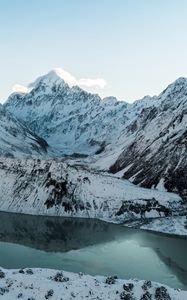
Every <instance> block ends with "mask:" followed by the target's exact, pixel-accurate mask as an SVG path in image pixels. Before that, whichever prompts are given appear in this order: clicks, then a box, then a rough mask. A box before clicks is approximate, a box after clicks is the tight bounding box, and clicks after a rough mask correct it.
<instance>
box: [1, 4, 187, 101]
mask: <svg viewBox="0 0 187 300" xmlns="http://www.w3.org/2000/svg"><path fill="white" fill-rule="evenodd" d="M55 67H61V68H63V69H65V70H66V71H68V72H70V73H71V74H73V76H75V77H76V78H77V79H81V78H103V79H104V80H105V81H106V82H107V85H106V86H105V87H104V88H102V89H98V90H97V91H98V92H99V93H100V94H101V95H102V96H107V95H114V96H116V97H118V98H119V99H122V100H123V99H124V100H127V101H132V100H133V99H139V98H141V97H143V96H144V95H147V94H150V95H154V94H158V93H160V92H161V91H162V90H163V89H164V88H165V86H167V85H168V84H169V83H171V82H172V81H174V80H175V79H177V78H178V77H180V76H184V77H187V1H186V0H0V101H1V102H3V101H4V100H5V99H6V98H7V96H8V95H9V94H10V93H11V89H12V86H13V85H14V84H16V83H19V84H23V85H26V84H28V83H30V82H32V81H34V79H35V78H36V77H38V76H39V75H42V74H44V73H47V72H48V71H50V70H51V69H53V68H55Z"/></svg>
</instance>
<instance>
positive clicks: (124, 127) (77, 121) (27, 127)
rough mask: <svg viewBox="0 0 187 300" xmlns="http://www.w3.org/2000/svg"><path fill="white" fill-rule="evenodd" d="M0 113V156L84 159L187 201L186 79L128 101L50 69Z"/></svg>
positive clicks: (92, 164) (8, 103)
mask: <svg viewBox="0 0 187 300" xmlns="http://www.w3.org/2000/svg"><path fill="white" fill-rule="evenodd" d="M0 113H1V115H2V116H3V118H1V123H0V126H1V132H2V134H1V136H0V138H1V140H2V143H1V149H2V150H1V156H11V157H20V156H21V155H22V154H21V153H23V157H37V156H38V157H64V156H68V157H76V158H77V157H79V158H82V162H84V164H86V165H87V166H89V167H90V168H94V169H97V170H105V171H108V172H111V173H115V174H117V175H116V176H119V177H122V178H125V179H129V180H130V181H131V182H133V183H135V184H138V185H140V186H143V187H148V188H156V189H159V190H161V191H170V192H176V193H178V194H179V195H180V196H181V197H182V198H183V199H184V200H185V199H186V197H187V186H186V182H187V151H186V150H187V79H186V78H179V79H177V80H176V81H175V82H174V83H172V84H171V85H169V86H168V87H167V88H166V89H165V90H164V91H163V92H162V93H161V94H160V95H158V96H154V97H150V96H146V97H144V98H143V99H141V100H137V101H135V102H134V103H132V104H130V103H127V102H125V101H118V100H117V99H116V98H115V97H106V98H104V99H101V98H100V97H99V96H98V95H97V94H91V93H88V92H86V91H84V90H82V89H81V88H80V87H78V86H73V87H70V86H69V85H68V84H67V83H65V81H64V80H63V79H62V78H61V77H60V76H59V75H58V74H57V73H56V72H55V71H51V72H49V73H48V74H46V75H44V76H41V77H39V78H38V79H37V80H36V81H35V82H34V83H32V84H30V86H29V91H28V92H27V93H13V94H11V95H10V96H9V98H8V99H7V101H6V102H5V103H4V105H3V106H2V107H1V110H0ZM10 120H11V121H10ZM6 132H7V135H6ZM5 135H6V136H7V138H6V139H5V138H4V136H5Z"/></svg>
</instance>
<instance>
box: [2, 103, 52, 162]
mask: <svg viewBox="0 0 187 300" xmlns="http://www.w3.org/2000/svg"><path fill="white" fill-rule="evenodd" d="M46 151H47V143H46V142H45V141H44V140H43V139H42V138H39V137H38V136H37V135H36V134H34V133H32V132H31V131H30V130H29V129H28V128H27V127H26V126H25V125H24V124H22V123H21V122H20V121H18V120H17V119H16V118H15V117H14V116H13V115H12V114H11V113H9V112H7V111H6V110H5V109H4V108H3V107H2V106H0V156H5V157H31V156H34V157H38V156H43V155H44V154H45V153H46Z"/></svg>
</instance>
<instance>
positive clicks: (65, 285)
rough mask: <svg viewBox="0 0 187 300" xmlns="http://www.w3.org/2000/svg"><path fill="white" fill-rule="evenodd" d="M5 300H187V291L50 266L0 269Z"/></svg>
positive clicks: (152, 283) (2, 293)
mask: <svg viewBox="0 0 187 300" xmlns="http://www.w3.org/2000/svg"><path fill="white" fill-rule="evenodd" d="M0 276H1V279H0V280H1V287H0V296H1V297H2V299H4V300H13V299H18V298H20V299H23V300H35V299H37V300H43V299H51V300H54V299H55V300H61V299H63V300H72V299H77V300H81V299H88V300H95V299H102V300H104V299H108V300H118V299H119V300H120V299H121V300H126V299H130V300H131V299H133V300H148V299H152V300H186V298H187V292H186V291H180V290H176V289H171V288H169V287H167V286H163V285H160V284H159V283H155V282H151V281H140V280H137V279H132V280H123V279H117V278H116V277H115V276H111V277H108V278H106V277H103V276H95V277H93V276H89V275H84V274H82V273H79V274H74V273H70V272H64V271H61V270H60V271H57V270H49V269H28V268H25V269H20V270H5V269H0Z"/></svg>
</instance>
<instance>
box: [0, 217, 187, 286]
mask: <svg viewBox="0 0 187 300" xmlns="http://www.w3.org/2000/svg"><path fill="white" fill-rule="evenodd" d="M0 266H2V267H4V268H23V267H43V268H54V269H63V270H66V271H72V272H83V273H87V274H92V275H96V274H97V275H117V276H118V277H120V278H127V279H128V278H139V279H149V280H154V281H158V282H161V283H164V284H167V285H169V286H171V287H174V288H181V289H187V239H185V238H178V237H171V236H168V235H163V234H154V233H151V232H146V231H141V230H136V229H130V228H126V227H124V226H122V225H114V224H107V223H105V222H102V221H97V220H87V219H71V218H57V217H40V216H38V217H36V216H28V215H20V214H11V213H0Z"/></svg>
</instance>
